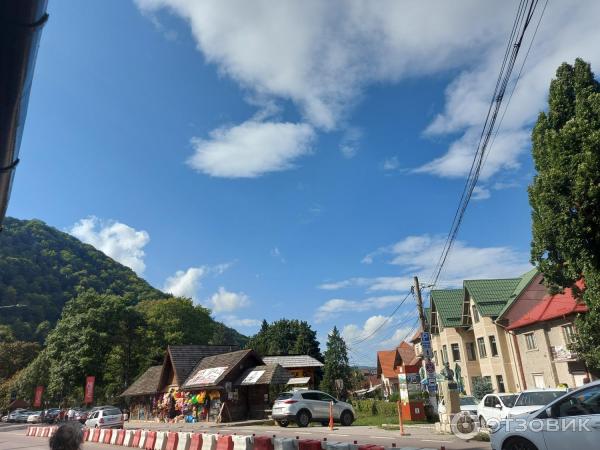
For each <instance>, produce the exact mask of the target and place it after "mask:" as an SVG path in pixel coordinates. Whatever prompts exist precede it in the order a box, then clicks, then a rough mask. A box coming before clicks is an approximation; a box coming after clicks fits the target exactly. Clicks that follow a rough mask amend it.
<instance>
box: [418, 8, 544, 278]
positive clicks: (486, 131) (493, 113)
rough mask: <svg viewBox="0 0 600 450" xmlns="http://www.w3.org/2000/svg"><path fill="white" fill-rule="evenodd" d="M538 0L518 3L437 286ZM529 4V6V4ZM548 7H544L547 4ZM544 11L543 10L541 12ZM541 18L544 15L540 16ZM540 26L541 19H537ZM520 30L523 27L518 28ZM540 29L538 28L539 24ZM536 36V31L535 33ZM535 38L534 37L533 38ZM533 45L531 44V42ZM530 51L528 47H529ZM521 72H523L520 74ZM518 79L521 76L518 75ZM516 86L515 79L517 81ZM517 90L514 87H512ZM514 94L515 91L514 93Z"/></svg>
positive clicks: (436, 272) (440, 261)
mask: <svg viewBox="0 0 600 450" xmlns="http://www.w3.org/2000/svg"><path fill="white" fill-rule="evenodd" d="M537 4H538V0H532V1H529V0H521V2H520V3H519V7H518V8H517V14H516V17H515V20H514V22H513V27H512V30H511V33H510V36H509V39H508V43H507V46H506V49H505V52H504V58H503V60H502V64H501V66H500V72H499V74H498V79H497V80H496V86H495V88H494V94H493V96H492V99H491V101H490V106H489V107H488V111H487V115H486V118H485V121H484V125H483V128H482V132H481V135H480V138H479V142H478V144H477V148H476V151H475V155H474V156H473V161H472V163H471V168H470V170H469V175H468V177H467V181H466V183H465V186H464V188H463V192H462V194H461V197H460V200H459V204H458V206H457V209H456V212H455V214H454V218H453V220H452V225H451V227H450V231H449V232H448V235H447V237H446V240H445V242H444V246H443V248H442V253H441V255H440V258H439V259H438V262H437V263H436V266H435V268H434V271H433V274H432V277H431V283H430V284H432V285H434V286H435V284H436V283H437V281H438V279H439V277H440V274H441V272H442V269H443V267H444V265H445V263H446V260H447V258H448V254H449V252H450V249H451V248H452V245H453V243H454V241H455V240H456V236H457V234H458V230H459V228H460V225H461V223H462V221H463V218H464V215H465V212H466V209H467V206H468V205H469V201H470V200H471V196H472V195H473V190H474V189H475V187H476V185H477V181H478V180H479V175H480V173H481V169H482V167H483V164H484V163H485V161H486V160H487V154H486V150H487V147H488V145H489V143H490V139H492V136H493V133H494V130H495V124H496V120H497V118H498V113H499V111H500V107H501V105H502V100H503V98H504V95H505V92H506V88H507V86H508V83H509V81H510V78H511V74H512V71H513V68H514V65H515V62H516V59H517V56H518V53H519V50H520V48H521V44H522V43H523V38H524V36H525V32H526V30H527V28H528V26H529V24H530V23H531V20H532V18H533V16H534V14H535V9H536V7H537ZM527 5H529V6H527ZM544 9H545V7H544ZM542 14H543V13H542ZM540 21H541V16H540ZM538 26H539V22H538ZM519 30H520V31H519ZM536 32H537V28H536ZM534 37H535V34H534ZM532 42H533V40H532ZM530 46H531V44H530ZM528 53H529V51H528ZM519 76H520V74H519ZM517 82H518V79H517ZM515 88H516V82H515ZM513 92H514V89H513ZM511 95H512V94H511Z"/></svg>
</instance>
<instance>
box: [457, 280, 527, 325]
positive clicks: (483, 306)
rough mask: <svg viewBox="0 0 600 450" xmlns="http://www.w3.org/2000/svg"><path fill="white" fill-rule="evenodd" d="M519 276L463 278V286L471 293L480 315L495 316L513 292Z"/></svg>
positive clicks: (517, 284) (518, 282)
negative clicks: (487, 278)
mask: <svg viewBox="0 0 600 450" xmlns="http://www.w3.org/2000/svg"><path fill="white" fill-rule="evenodd" d="M520 283H521V278H498V279H490V280H465V281H464V283H463V284H464V287H465V289H466V290H467V291H468V292H469V294H471V297H472V298H473V301H474V302H475V304H476V305H477V310H478V311H479V314H480V315H482V316H491V317H497V316H498V315H500V312H501V311H502V310H503V309H504V307H505V306H506V304H507V303H508V302H509V301H510V300H511V299H512V298H513V297H512V296H513V293H514V292H515V289H516V288H517V286H519V284H520Z"/></svg>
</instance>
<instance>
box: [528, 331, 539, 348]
mask: <svg viewBox="0 0 600 450" xmlns="http://www.w3.org/2000/svg"><path fill="white" fill-rule="evenodd" d="M525 345H526V346H527V350H535V349H536V348H537V345H536V344H535V335H534V334H533V333H525Z"/></svg>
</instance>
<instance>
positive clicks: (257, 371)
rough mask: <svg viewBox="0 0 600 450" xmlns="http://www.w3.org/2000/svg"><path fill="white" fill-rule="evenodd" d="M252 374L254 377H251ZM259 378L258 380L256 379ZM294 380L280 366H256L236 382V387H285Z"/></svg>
mask: <svg viewBox="0 0 600 450" xmlns="http://www.w3.org/2000/svg"><path fill="white" fill-rule="evenodd" d="M261 372H262V373H261ZM251 374H252V375H251ZM256 377H258V378H256ZM291 378H292V374H291V373H290V372H289V371H288V370H287V369H285V368H283V367H281V366H280V365H279V364H272V365H264V366H256V367H253V368H250V369H248V370H246V371H245V372H244V373H243V374H242V375H241V376H240V377H239V378H238V379H237V381H236V382H235V385H236V386H240V385H248V384H252V385H255V384H272V385H277V384H279V385H283V384H287V382H288V381H289V380H290V379H291Z"/></svg>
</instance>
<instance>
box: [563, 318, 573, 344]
mask: <svg viewBox="0 0 600 450" xmlns="http://www.w3.org/2000/svg"><path fill="white" fill-rule="evenodd" d="M562 329H563V336H564V338H565V344H567V345H569V344H570V343H572V342H573V341H574V340H575V330H574V329H573V324H572V323H570V324H569V325H565V326H564V327H562Z"/></svg>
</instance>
